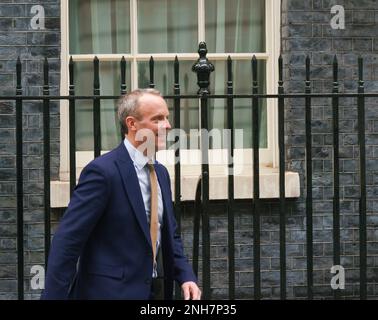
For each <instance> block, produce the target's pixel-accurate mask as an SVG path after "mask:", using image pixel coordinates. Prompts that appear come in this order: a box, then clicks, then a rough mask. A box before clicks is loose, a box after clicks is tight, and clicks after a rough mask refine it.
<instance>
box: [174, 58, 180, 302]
mask: <svg viewBox="0 0 378 320" xmlns="http://www.w3.org/2000/svg"><path fill="white" fill-rule="evenodd" d="M173 68H174V95H175V98H174V111H173V116H174V127H175V128H181V125H180V123H181V116H180V109H181V108H180V103H181V100H180V76H179V75H180V65H179V61H178V58H177V56H176V58H175V62H174V65H173ZM179 143H180V137H179V136H178V135H175V145H176V146H177V147H176V150H175V216H176V221H177V232H178V233H179V234H181V166H180V145H179ZM180 293H181V291H180V288H179V286H178V285H177V284H176V290H175V295H176V298H177V299H179V297H180Z"/></svg>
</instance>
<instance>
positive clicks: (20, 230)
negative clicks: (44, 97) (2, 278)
mask: <svg viewBox="0 0 378 320" xmlns="http://www.w3.org/2000/svg"><path fill="white" fill-rule="evenodd" d="M16 78H17V87H16V95H17V96H21V95H22V86H21V61H20V57H18V58H17V63H16ZM22 132H23V128H22V99H16V175H17V286H18V300H24V201H23V197H24V191H23V172H22V168H23V160H22V156H23V154H22Z"/></svg>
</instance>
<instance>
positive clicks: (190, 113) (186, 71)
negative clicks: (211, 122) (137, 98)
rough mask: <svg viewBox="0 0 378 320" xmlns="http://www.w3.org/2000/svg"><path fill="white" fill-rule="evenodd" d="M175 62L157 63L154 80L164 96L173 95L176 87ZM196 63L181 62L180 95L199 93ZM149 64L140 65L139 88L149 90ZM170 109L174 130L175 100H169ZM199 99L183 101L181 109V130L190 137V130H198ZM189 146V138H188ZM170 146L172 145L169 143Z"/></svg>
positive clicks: (144, 62)
mask: <svg viewBox="0 0 378 320" xmlns="http://www.w3.org/2000/svg"><path fill="white" fill-rule="evenodd" d="M173 64H174V62H173V61H155V65H154V80H155V89H157V90H159V91H160V93H161V94H162V95H172V94H173V93H174V91H173V85H174V72H173V67H174V65H173ZM193 64H194V61H180V79H179V81H180V94H196V93H197V90H198V88H197V76H196V74H195V73H194V72H192V69H191V68H192V65H193ZM149 74H150V73H149V62H148V61H141V62H139V63H138V86H139V88H148V86H149V83H150V80H149ZM167 104H168V109H169V121H170V123H171V125H172V128H173V124H174V123H173V120H174V118H173V100H172V99H169V100H167ZM198 106H199V104H198V100H197V99H182V100H181V105H180V107H181V109H180V117H181V118H180V119H181V121H180V123H181V129H183V130H185V133H186V134H187V135H188V134H189V133H190V129H198V127H199V113H198ZM187 138H188V139H187V142H188V146H189V136H187ZM168 146H170V143H168Z"/></svg>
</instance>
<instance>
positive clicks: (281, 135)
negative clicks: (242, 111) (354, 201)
mask: <svg viewBox="0 0 378 320" xmlns="http://www.w3.org/2000/svg"><path fill="white" fill-rule="evenodd" d="M278 70H279V71H278V73H279V76H278V78H279V81H278V95H279V97H278V146H279V172H280V176H279V185H280V296H281V299H282V300H285V299H286V203H285V123H284V121H285V114H284V111H285V110H284V108H285V99H284V98H283V97H282V96H280V95H283V94H284V87H283V84H284V82H283V60H282V56H281V55H280V56H279V59H278Z"/></svg>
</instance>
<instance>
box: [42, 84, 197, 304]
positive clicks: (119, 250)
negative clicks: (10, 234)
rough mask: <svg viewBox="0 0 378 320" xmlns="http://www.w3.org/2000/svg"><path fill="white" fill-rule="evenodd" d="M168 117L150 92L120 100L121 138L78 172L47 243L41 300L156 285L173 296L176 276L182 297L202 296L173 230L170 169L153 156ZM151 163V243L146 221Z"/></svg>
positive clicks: (134, 291)
mask: <svg viewBox="0 0 378 320" xmlns="http://www.w3.org/2000/svg"><path fill="white" fill-rule="evenodd" d="M168 115H169V112H168V107H167V104H166V102H165V101H164V99H163V98H162V97H161V96H160V94H159V92H158V91H156V90H153V89H138V90H135V91H133V92H131V93H129V94H128V95H126V96H123V97H121V99H120V102H119V106H118V116H119V121H120V124H121V128H122V131H123V133H124V134H125V139H124V141H123V142H122V143H121V144H120V145H119V146H118V147H117V148H116V149H114V150H112V151H110V152H109V153H107V154H105V155H102V156H100V157H98V158H96V159H95V160H93V161H92V162H90V163H89V164H88V165H87V166H86V167H85V168H84V169H83V171H82V173H81V176H80V179H79V183H78V185H77V186H76V188H75V191H74V193H73V195H72V198H71V201H70V203H69V206H68V208H67V211H66V212H65V214H64V216H63V217H62V220H61V222H60V224H59V227H58V229H57V231H56V233H55V235H54V238H53V241H52V245H51V250H50V255H49V260H48V268H47V275H46V283H45V290H44V292H43V293H42V299H156V298H157V292H156V291H158V290H159V288H161V287H162V288H163V294H162V295H161V293H159V295H160V296H161V297H162V298H165V299H172V291H173V281H174V280H175V281H177V282H178V283H179V285H180V286H181V289H182V293H183V296H184V299H193V300H197V299H200V297H201V291H200V289H199V288H198V286H197V284H196V282H197V279H196V276H195V275H194V273H193V270H192V268H191V267H190V265H189V263H188V261H187V259H186V258H185V256H184V253H183V248H182V243H181V240H180V237H179V235H178V234H177V233H176V221H175V218H174V212H173V205H172V196H171V184H170V178H169V174H168V171H167V169H166V168H165V167H164V166H163V165H161V164H159V163H157V162H156V161H154V160H153V156H154V154H155V152H156V151H157V150H159V149H163V148H165V141H166V132H167V130H169V129H171V127H170V124H169V121H168ZM152 164H153V166H152ZM153 168H154V169H155V170H154V171H155V172H156V175H155V177H156V176H157V182H158V183H156V179H155V185H157V187H158V188H157V191H155V194H157V206H156V208H157V210H155V211H157V213H158V214H157V215H155V217H157V216H158V218H155V220H156V225H158V227H157V228H156V230H157V239H156V241H151V237H152V233H150V226H149V221H150V216H151V211H152V209H150V208H151V207H150V204H151V193H152V192H151V184H152V182H151V181H152V180H150V179H149V178H150V175H149V172H150V170H153ZM155 190H156V187H155ZM157 219H158V220H157ZM157 221H158V223H157ZM153 242H155V243H156V247H155V250H153V248H152V243H153ZM156 261H159V262H160V264H159V263H157V262H156ZM158 265H160V266H159V267H158ZM162 270H163V271H162ZM159 273H163V274H159ZM157 279H163V280H162V281H160V283H161V286H157V285H154V283H158V282H157Z"/></svg>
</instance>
